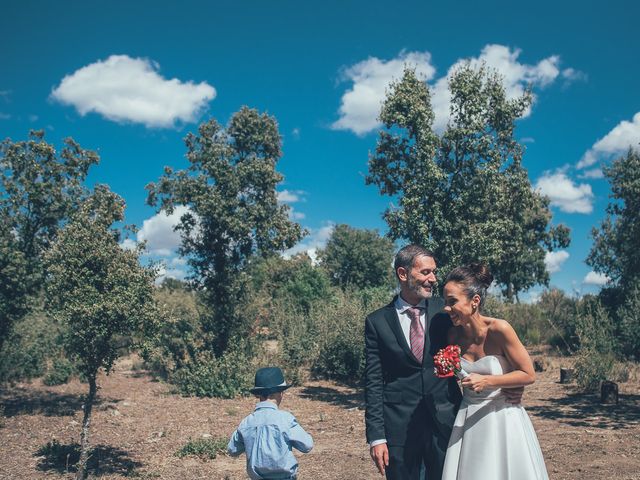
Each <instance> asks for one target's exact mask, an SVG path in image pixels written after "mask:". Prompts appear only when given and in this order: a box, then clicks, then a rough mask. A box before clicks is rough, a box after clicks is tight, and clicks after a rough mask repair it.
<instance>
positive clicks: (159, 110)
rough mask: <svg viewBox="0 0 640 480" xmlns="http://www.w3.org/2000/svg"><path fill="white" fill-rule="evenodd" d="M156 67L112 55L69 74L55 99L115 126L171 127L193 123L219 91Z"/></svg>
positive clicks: (148, 61)
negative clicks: (163, 73)
mask: <svg viewBox="0 0 640 480" xmlns="http://www.w3.org/2000/svg"><path fill="white" fill-rule="evenodd" d="M158 71H159V66H158V64H157V63H155V62H152V61H150V60H148V59H144V58H131V57H129V56H127V55H111V56H110V57H109V58H107V59H106V60H104V61H97V62H95V63H92V64H90V65H87V66H85V67H82V68H80V69H79V70H76V71H75V72H73V73H72V74H70V75H67V76H65V77H64V78H63V79H62V81H61V82H60V85H58V87H56V88H55V89H54V90H53V91H52V92H51V98H53V99H54V100H57V101H59V102H61V103H63V104H66V105H72V106H74V107H75V108H76V110H77V111H78V113H80V115H82V116H84V115H86V114H87V113H89V112H96V113H98V114H100V115H102V116H104V117H105V118H107V119H109V120H113V121H116V122H135V123H142V124H144V125H146V126H147V127H163V128H168V127H172V126H174V125H175V124H176V122H194V121H196V120H197V117H198V115H199V114H200V112H201V111H202V110H203V109H204V108H205V107H206V105H207V103H208V102H209V101H210V100H212V99H213V98H215V96H216V91H215V89H214V88H213V87H212V86H211V85H209V84H207V83H206V82H201V83H199V84H195V83H193V82H191V81H189V82H182V81H180V80H178V79H177V78H172V79H170V80H167V79H165V78H164V77H162V76H161V75H160V74H159V73H158Z"/></svg>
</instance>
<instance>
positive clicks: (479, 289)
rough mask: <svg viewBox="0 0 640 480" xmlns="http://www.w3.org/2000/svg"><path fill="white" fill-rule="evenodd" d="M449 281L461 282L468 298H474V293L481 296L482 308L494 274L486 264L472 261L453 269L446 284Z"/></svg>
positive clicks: (480, 306) (445, 282)
mask: <svg viewBox="0 0 640 480" xmlns="http://www.w3.org/2000/svg"><path fill="white" fill-rule="evenodd" d="M449 282H455V283H459V284H461V285H462V286H463V287H464V288H463V290H464V293H465V294H466V295H467V298H468V299H472V298H473V296H474V295H478V296H480V305H479V308H480V309H482V306H483V305H484V299H485V298H486V296H487V289H488V288H489V286H490V285H491V282H493V275H491V272H490V271H489V268H488V267H487V266H486V265H484V264H482V263H470V264H469V265H463V266H460V267H456V268H454V269H453V270H451V271H450V272H449V275H447V278H446V279H445V281H444V284H445V285H446V284H447V283H449Z"/></svg>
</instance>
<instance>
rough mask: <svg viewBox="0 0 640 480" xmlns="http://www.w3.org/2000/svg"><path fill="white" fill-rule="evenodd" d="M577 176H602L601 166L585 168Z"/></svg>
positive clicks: (592, 177) (593, 177) (595, 177)
mask: <svg viewBox="0 0 640 480" xmlns="http://www.w3.org/2000/svg"><path fill="white" fill-rule="evenodd" d="M578 178H591V179H598V178H604V173H603V172H602V169H601V168H593V169H591V170H585V171H584V172H583V173H581V174H580V175H578Z"/></svg>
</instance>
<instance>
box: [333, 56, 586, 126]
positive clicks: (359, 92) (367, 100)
mask: <svg viewBox="0 0 640 480" xmlns="http://www.w3.org/2000/svg"><path fill="white" fill-rule="evenodd" d="M520 53H521V50H520V49H517V48H516V49H513V50H512V49H511V48H509V47H507V46H505V45H496V44H490V45H486V46H485V47H484V48H483V49H482V51H481V52H480V55H479V56H477V57H471V58H462V59H459V60H457V61H456V62H455V63H454V64H453V65H452V66H451V67H450V68H449V70H448V72H447V75H445V76H443V77H441V78H439V79H438V80H436V82H435V83H434V84H433V85H432V87H431V104H432V106H433V111H434V113H435V121H434V128H435V129H436V130H437V131H442V130H444V128H445V127H446V125H447V123H448V121H449V117H450V107H451V95H450V93H449V87H448V82H449V77H450V76H451V74H452V73H453V72H454V71H456V70H457V69H458V68H459V67H461V66H462V65H464V64H465V63H469V64H470V65H471V67H472V68H479V67H480V66H481V65H483V64H485V65H486V66H487V67H489V68H490V69H494V70H497V71H498V73H500V75H502V76H503V78H504V86H505V90H506V94H507V97H508V98H509V99H513V98H516V97H519V96H521V95H522V94H523V93H524V91H525V89H526V88H527V86H529V85H531V86H533V87H541V88H542V87H546V86H548V85H550V84H551V83H553V82H554V81H555V80H556V79H557V78H558V77H560V76H561V75H562V77H563V78H565V79H567V80H568V79H574V78H577V77H578V76H579V73H581V72H578V71H576V70H574V69H571V68H566V69H565V70H563V71H562V72H561V71H560V57H559V56H557V55H552V56H549V57H547V58H543V59H542V60H540V61H539V62H538V63H536V64H533V65H530V64H525V63H520V62H519V61H518V57H519V56H520ZM405 64H410V65H413V66H415V67H416V71H417V72H418V73H419V74H420V75H422V77H423V78H424V79H425V81H429V80H431V79H432V78H433V76H434V74H435V68H434V67H433V65H432V64H431V54H430V53H429V52H410V53H406V52H401V53H400V55H398V57H396V58H394V59H391V60H389V61H387V62H385V61H382V60H380V59H378V58H375V57H370V58H368V59H367V60H364V61H362V62H360V63H357V64H355V65H353V66H352V67H350V68H348V69H346V70H345V72H344V77H345V79H346V80H350V81H352V82H353V87H352V88H351V89H350V90H348V91H347V92H346V93H345V94H344V95H343V96H342V103H341V105H340V110H339V114H340V118H339V119H338V121H336V122H335V123H334V124H333V125H332V127H333V128H334V129H337V130H351V131H353V132H354V133H356V134H357V135H364V134H365V133H368V132H370V131H372V130H374V129H376V128H378V127H379V126H380V123H379V122H378V120H377V117H378V114H379V113H380V106H381V103H382V101H383V99H384V94H385V89H386V88H387V87H388V85H389V83H390V81H391V80H392V79H400V78H401V77H402V73H403V69H404V65H405ZM530 113H531V111H530V109H529V110H527V111H526V112H525V113H524V115H523V116H524V117H526V116H528V115H529V114H530Z"/></svg>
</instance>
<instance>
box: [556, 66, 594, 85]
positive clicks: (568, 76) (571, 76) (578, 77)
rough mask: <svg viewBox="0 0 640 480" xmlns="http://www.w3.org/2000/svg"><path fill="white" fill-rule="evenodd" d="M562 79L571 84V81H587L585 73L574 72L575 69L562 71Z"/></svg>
mask: <svg viewBox="0 0 640 480" xmlns="http://www.w3.org/2000/svg"><path fill="white" fill-rule="evenodd" d="M562 78H564V79H565V80H567V81H568V82H573V81H583V82H586V81H587V79H588V76H587V74H586V73H584V72H581V71H580V70H576V69H575V68H565V69H564V70H562Z"/></svg>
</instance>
